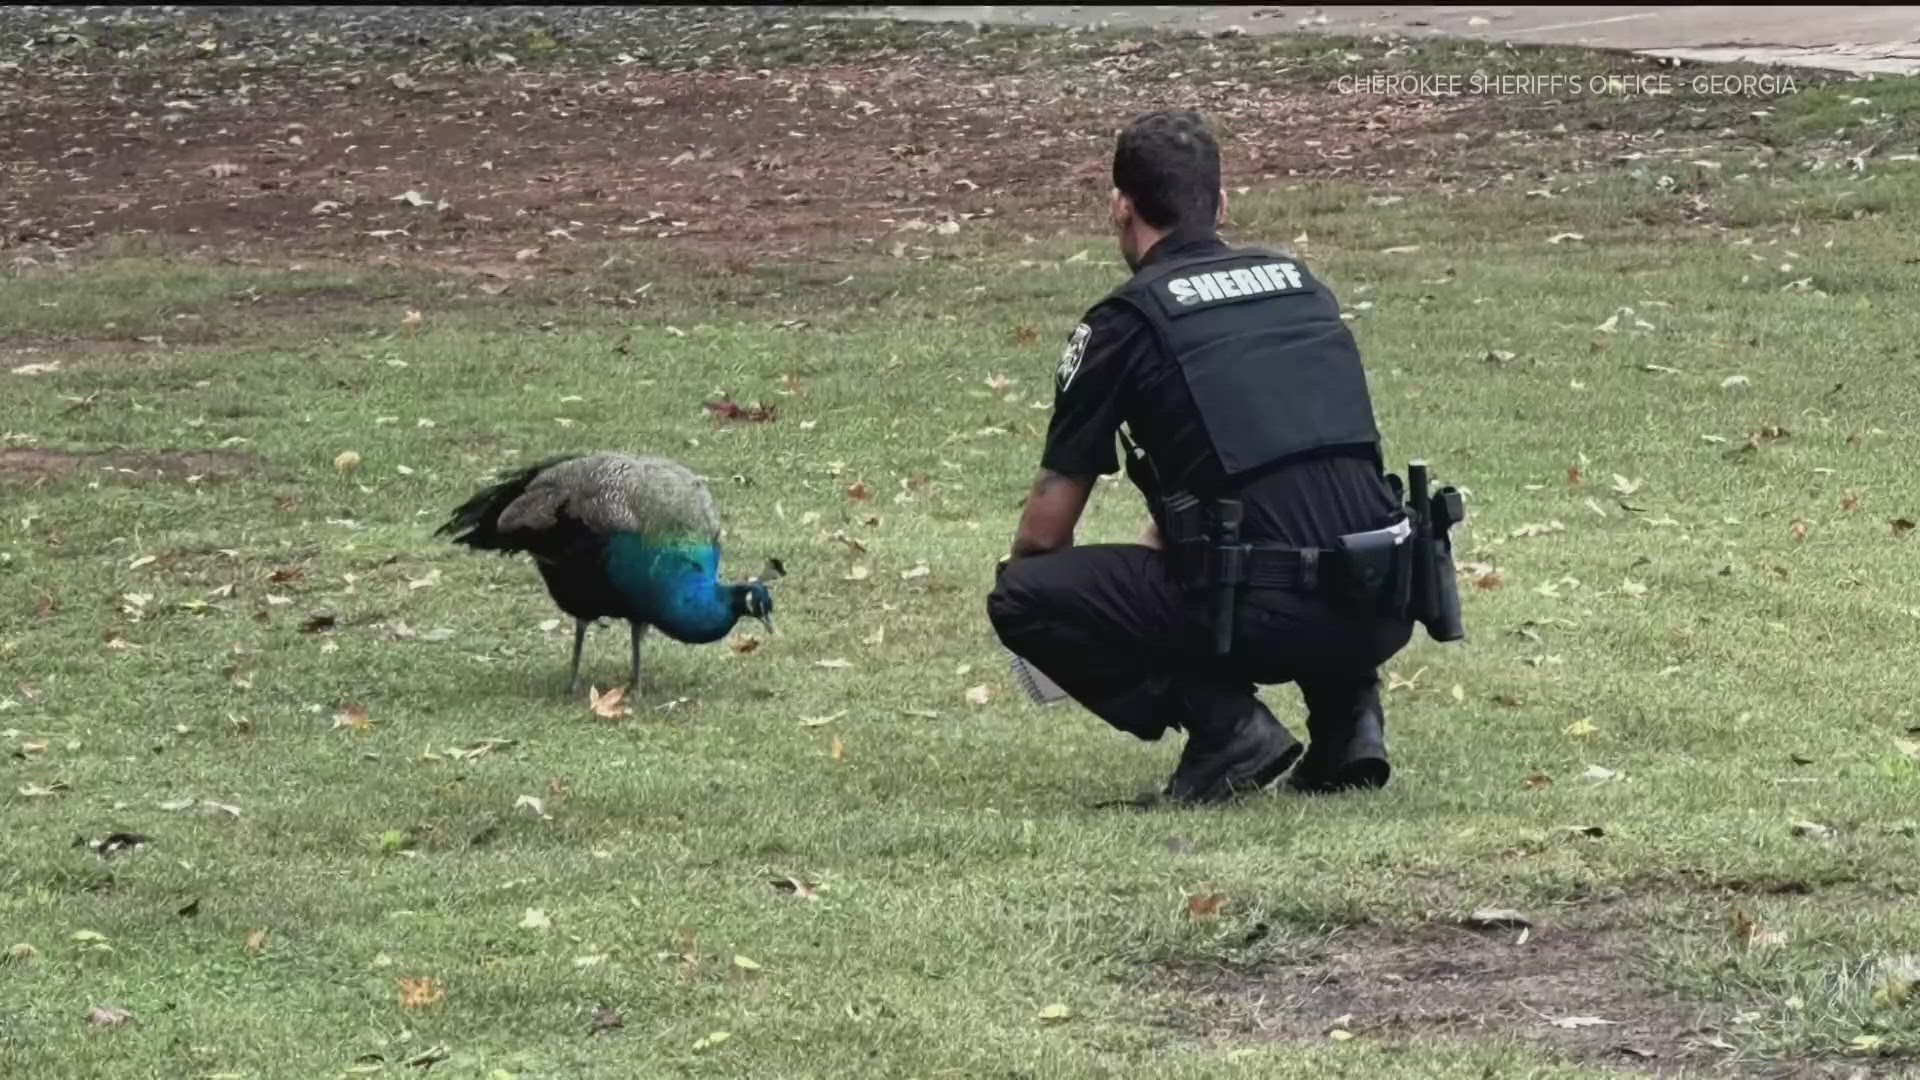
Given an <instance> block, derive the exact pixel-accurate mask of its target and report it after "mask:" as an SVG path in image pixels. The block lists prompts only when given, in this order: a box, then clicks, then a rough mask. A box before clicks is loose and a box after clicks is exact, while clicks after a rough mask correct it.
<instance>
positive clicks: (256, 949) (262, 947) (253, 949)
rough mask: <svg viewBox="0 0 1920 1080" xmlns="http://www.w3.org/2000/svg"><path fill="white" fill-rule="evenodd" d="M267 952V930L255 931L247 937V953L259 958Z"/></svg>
mask: <svg viewBox="0 0 1920 1080" xmlns="http://www.w3.org/2000/svg"><path fill="white" fill-rule="evenodd" d="M265 951H267V932H266V931H265V930H255V931H254V932H253V933H251V934H248V935H247V952H248V953H249V954H251V955H253V956H259V955H260V954H261V953H263V952H265Z"/></svg>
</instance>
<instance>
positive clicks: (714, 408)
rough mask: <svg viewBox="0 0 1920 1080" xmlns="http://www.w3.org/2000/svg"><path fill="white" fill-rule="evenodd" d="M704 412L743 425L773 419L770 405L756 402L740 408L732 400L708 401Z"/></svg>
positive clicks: (772, 408) (737, 403)
mask: <svg viewBox="0 0 1920 1080" xmlns="http://www.w3.org/2000/svg"><path fill="white" fill-rule="evenodd" d="M706 410H707V412H708V413H710V414H712V415H713V416H714V417H715V418H717V419H720V420H733V421H740V422H744V423H755V424H757V423H765V422H766V421H768V420H772V419H773V418H774V407H773V406H772V405H762V404H760V403H759V402H757V401H756V402H754V403H753V404H751V405H746V406H742V405H741V404H740V403H739V402H736V401H734V400H733V399H732V398H723V399H721V400H719V401H709V402H707V403H706Z"/></svg>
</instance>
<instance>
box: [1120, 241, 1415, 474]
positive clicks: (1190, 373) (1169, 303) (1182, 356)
mask: <svg viewBox="0 0 1920 1080" xmlns="http://www.w3.org/2000/svg"><path fill="white" fill-rule="evenodd" d="M1109 299H1117V300H1124V301H1125V302H1127V303H1128V304H1129V305H1131V306H1132V307H1134V308H1135V309H1137V310H1138V311H1139V312H1140V313H1141V314H1142V315H1143V316H1145V317H1146V319H1147V321H1148V322H1149V323H1150V324H1152V326H1153V329H1154V333H1155V334H1156V335H1157V336H1158V337H1159V340H1160V345H1161V347H1162V348H1164V349H1166V350H1167V354H1168V355H1169V356H1172V357H1173V358H1174V359H1175V360H1176V361H1177V362H1178V363H1179V365H1180V368H1181V370H1182V372H1184V373H1185V375H1186V380H1187V388H1188V389H1189V390H1190V391H1191V392H1192V394H1193V400H1194V404H1195V406H1196V407H1198V408H1199V410H1200V416H1201V420H1202V422H1203V423H1204V424H1205V426H1206V430H1207V436H1208V438H1209V440H1210V441H1211V442H1212V443H1213V450H1214V453H1215V454H1217V455H1218V456H1219V458H1220V464H1221V466H1222V467H1223V468H1224V469H1225V470H1226V473H1227V476H1228V477H1229V478H1230V479H1236V480H1237V479H1241V478H1244V477H1245V474H1248V473H1251V472H1253V471H1255V470H1258V469H1265V468H1268V467H1270V466H1273V465H1277V464H1279V463H1280V462H1282V461H1285V460H1287V459H1289V458H1292V457H1294V456H1296V455H1298V454H1301V453H1304V452H1306V451H1309V450H1317V449H1320V448H1322V447H1329V446H1342V445H1371V446H1373V447H1375V452H1376V453H1377V452H1378V446H1379V442H1380V432H1379V430H1378V428H1376V427H1375V425H1374V418H1373V402H1372V399H1371V398H1370V397H1369V396H1368V393H1367V380H1366V374H1365V372H1364V371H1363V370H1362V368H1361V364H1360V349H1359V346H1358V345H1357V344H1356V343H1355V342H1354V339H1353V334H1352V333H1351V332H1350V331H1349V330H1348V329H1347V324H1346V323H1345V322H1343V321H1342V320H1341V318H1340V304H1339V301H1338V300H1336V299H1335V298H1334V296H1333V294H1332V293H1331V292H1329V291H1328V290H1327V288H1326V287H1325V286H1323V285H1322V284H1320V282H1319V281H1317V280H1315V279H1314V277H1313V275H1311V274H1310V273H1308V272H1307V268H1306V267H1305V266H1303V265H1301V264H1300V262H1299V261H1298V260H1295V259H1293V258H1290V257H1288V256H1285V255H1281V254H1279V253H1277V252H1272V251H1266V250H1263V249H1260V248H1230V249H1228V250H1226V251H1222V252H1212V253H1209V254H1206V255H1202V256H1199V257H1197V258H1188V259H1179V260H1174V261H1170V262H1166V263H1155V264H1153V265H1151V266H1149V267H1147V268H1146V269H1144V270H1142V271H1141V272H1139V273H1138V274H1135V275H1134V277H1133V278H1132V280H1130V281H1128V282H1127V283H1126V284H1124V285H1122V286H1120V287H1119V288H1118V289H1116V290H1114V292H1113V294H1112V295H1111V297H1109Z"/></svg>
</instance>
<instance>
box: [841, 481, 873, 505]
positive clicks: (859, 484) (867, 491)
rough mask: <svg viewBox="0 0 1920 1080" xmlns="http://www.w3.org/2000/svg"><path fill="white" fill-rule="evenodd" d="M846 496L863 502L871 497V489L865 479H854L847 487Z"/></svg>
mask: <svg viewBox="0 0 1920 1080" xmlns="http://www.w3.org/2000/svg"><path fill="white" fill-rule="evenodd" d="M847 498H849V499H852V500H854V501H855V502H865V501H867V500H868V499H871V498H873V489H872V488H870V487H868V486H867V482H866V481H865V480H855V481H854V482H853V483H852V484H850V485H848V487H847Z"/></svg>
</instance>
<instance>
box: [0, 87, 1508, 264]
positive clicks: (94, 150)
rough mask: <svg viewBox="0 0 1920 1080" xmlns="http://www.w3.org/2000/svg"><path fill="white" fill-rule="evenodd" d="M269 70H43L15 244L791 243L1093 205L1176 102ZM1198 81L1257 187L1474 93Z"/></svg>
mask: <svg viewBox="0 0 1920 1080" xmlns="http://www.w3.org/2000/svg"><path fill="white" fill-rule="evenodd" d="M264 77H265V78H268V79H274V80H276V81H277V82H278V85H274V86H272V87H260V88H257V89H255V90H253V91H252V92H251V93H250V94H249V95H247V96H246V97H244V98H235V97H228V96H224V95H221V96H211V97H206V98H202V99H199V100H198V102H197V103H195V102H185V101H182V102H181V103H182V104H192V105H193V108H192V109H191V111H188V110H185V109H176V110H171V111H169V110H167V109H166V108H165V107H164V105H157V104H156V103H158V102H160V101H161V100H162V99H165V98H167V97H168V96H169V89H168V88H167V87H166V86H165V85H164V83H163V82H162V81H161V80H160V79H159V78H158V77H152V78H149V79H144V80H143V79H137V78H126V77H118V78H109V77H105V76H100V77H89V78H86V79H81V80H71V79H69V80H62V81H61V83H60V84H59V85H57V86H47V87H39V88H35V87H32V86H29V87H26V88H25V92H24V94H23V100H22V102H21V108H20V109H19V111H18V114H17V116H16V117H15V118H14V119H13V122H12V125H11V126H12V128H13V133H12V135H11V136H10V137H6V136H0V142H11V144H12V145H11V146H8V147H7V149H8V151H9V156H10V157H11V158H12V159H13V160H12V163H11V165H10V167H9V168H8V169H7V171H6V173H5V175H4V178H3V179H0V222H4V228H5V230H6V238H7V241H8V242H9V243H11V244H14V245H27V244H33V243H36V242H37V243H42V244H47V245H52V246H53V247H56V248H72V247H84V246H86V245H89V244H91V243H93V242H95V241H97V240H98V239H99V238H102V237H105V236H111V235H116V234H133V235H147V236H152V235H160V236H167V237H174V238H181V239H186V240H188V241H189V242H191V243H195V244H204V245H207V246H210V247H215V248H227V247H238V246H253V245H258V244H265V243H271V244H284V243H288V242H291V243H293V244H295V245H298V246H299V247H300V248H304V249H309V250H321V249H326V250H336V251H337V250H339V249H342V248H344V249H347V250H349V251H354V252H358V253H361V254H365V255H368V256H374V257H377V256H380V255H393V256H420V255H438V256H442V257H445V256H450V255H465V256H467V257H470V258H475V259H503V260H505V261H507V262H509V263H511V262H514V261H515V260H516V259H517V260H518V261H519V262H520V263H523V264H524V263H538V262H540V261H543V260H545V259H548V258H551V257H556V256H563V254H564V252H565V250H566V249H567V248H569V247H571V246H574V245H578V244H580V243H582V242H586V241H591V240H611V239H643V240H663V241H675V242H676V244H675V246H677V247H684V248H693V249H695V250H697V251H702V252H707V253H717V254H721V255H723V256H725V255H739V254H748V253H751V254H753V255H755V256H756V257H760V258H768V259H779V258H783V257H789V258H790V257H793V256H797V255H800V254H802V253H804V252H807V251H809V250H812V249H818V248H832V247H839V246H841V245H843V244H858V243H859V242H861V241H866V242H868V243H872V242H875V241H877V240H879V239H880V238H881V237H883V236H885V235H886V234H888V233H890V232H892V231H895V230H897V229H898V228H899V227H900V226H902V225H903V224H906V223H908V222H915V221H918V222H919V223H921V224H923V225H936V226H937V225H938V224H939V223H940V222H943V221H952V222H956V223H959V222H967V221H969V220H971V219H975V218H980V217H984V216H992V215H1003V216H1005V215H1011V216H1014V217H1016V218H1018V217H1035V216H1038V217H1044V218H1055V219H1057V218H1063V217H1066V216H1069V215H1078V216H1080V217H1083V218H1086V219H1088V220H1092V216H1093V215H1095V214H1097V213H1098V211H1099V210H1100V198H1101V196H1102V195H1103V194H1104V192H1105V190H1106V187H1107V185H1108V180H1107V177H1106V160H1105V157H1106V153H1107V152H1108V142H1109V140H1110V138H1111V132H1112V130H1113V129H1114V127H1115V126H1116V125H1117V124H1119V123H1122V122H1124V120H1125V119H1126V118H1128V117H1130V116H1131V115H1133V114H1134V113H1135V112H1137V111H1140V110H1143V109H1145V108H1148V107H1150V106H1153V105H1158V104H1163V103H1165V101H1164V99H1165V97H1166V95H1163V94H1160V93H1156V92H1154V91H1152V90H1148V89H1144V88H1138V87H1133V88H1129V87H1128V86H1127V85H1126V84H1125V83H1124V82H1120V83H1119V84H1118V85H1112V84H1108V85H1102V86H1101V87H1100V88H1099V91H1100V92H1098V93H1094V92H1090V90H1089V88H1086V87H1077V86H1074V85H1071V83H1070V81H1069V80H1068V79H1066V78H1065V77H1061V76H1051V75H1048V76H1031V77H1029V76H1010V75H997V76H992V75H982V74H980V73H977V72H974V71H971V70H968V69H966V68H964V67H960V66H957V65H954V64H951V63H944V62H927V63H916V64H914V65H912V66H905V65H899V66H888V67H876V66H856V65H849V64H818V65H809V66H807V67H804V68H792V69H782V70H777V71H776V70H766V69H762V70H759V71H747V72H738V71H712V72H677V73H670V72H650V71H640V72H611V73H607V72H602V73H595V74H565V73H556V74H525V73H517V72H457V73H448V74H445V75H442V76H438V77H433V78H431V79H426V80H423V81H422V82H420V83H419V84H417V85H414V86H412V88H411V89H408V90H399V89H396V88H394V87H393V86H392V85H391V84H390V83H388V82H387V81H386V80H384V79H378V78H375V79H371V80H369V79H358V80H357V81H358V85H355V84H354V81H353V80H354V78H355V77H351V76H350V77H347V78H345V79H342V78H335V77H328V76H326V75H324V74H318V73H315V74H313V75H311V76H310V77H307V78H300V77H297V76H295V75H291V74H283V75H275V74H272V73H269V74H267V75H266V76H264ZM1095 81H1097V82H1100V83H1103V84H1104V83H1108V80H1095ZM1184 89H1186V90H1187V91H1191V92H1183V93H1181V94H1180V95H1178V96H1179V98H1181V99H1182V103H1191V104H1195V105H1198V106H1200V107H1202V108H1205V109H1207V110H1208V111H1209V112H1210V113H1211V114H1212V115H1214V116H1215V117H1217V118H1218V119H1219V121H1220V122H1221V123H1222V124H1223V126H1225V127H1227V128H1228V130H1230V131H1232V132H1234V133H1235V134H1234V137H1233V138H1232V139H1230V141H1229V143H1228V147H1227V152H1228V156H1229V161H1228V163H1227V165H1228V168H1229V169H1230V171H1231V173H1232V175H1233V176H1235V177H1236V178H1239V179H1240V180H1242V181H1243V182H1246V183H1259V182H1261V181H1270V180H1274V179H1278V178H1287V177H1305V176H1332V175H1341V174H1346V173H1356V174H1358V173H1364V172H1365V171H1367V170H1368V169H1369V168H1370V167H1380V165H1379V163H1380V162H1381V161H1384V160H1387V159H1388V158H1390V157H1392V156H1393V155H1395V154H1402V155H1404V154H1410V153H1415V152H1417V150H1418V147H1419V145H1420V139H1421V137H1422V136H1433V135H1436V134H1438V133H1439V132H1440V131H1441V129H1446V130H1451V129H1452V126H1453V125H1455V124H1457V123H1458V122H1460V121H1461V120H1462V119H1463V117H1462V114H1463V113H1471V112H1473V111H1475V110H1476V109H1477V108H1479V106H1478V105H1476V104H1475V103H1472V102H1464V103H1463V102H1448V101H1441V100H1418V101H1399V102H1394V101H1389V100H1387V99H1384V98H1379V97H1370V96H1361V95H1350V96H1340V97H1331V96H1327V95H1309V94H1304V93H1299V92H1291V91H1284V90H1278V89H1269V88H1250V89H1244V90H1241V89H1236V88H1235V87H1234V86H1232V85H1229V86H1223V87H1217V88H1216V87H1203V88H1199V89H1198V90H1194V89H1193V88H1184ZM1196 99H1197V100H1196ZM947 228H949V229H950V228H952V226H947ZM29 257H31V256H29Z"/></svg>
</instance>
